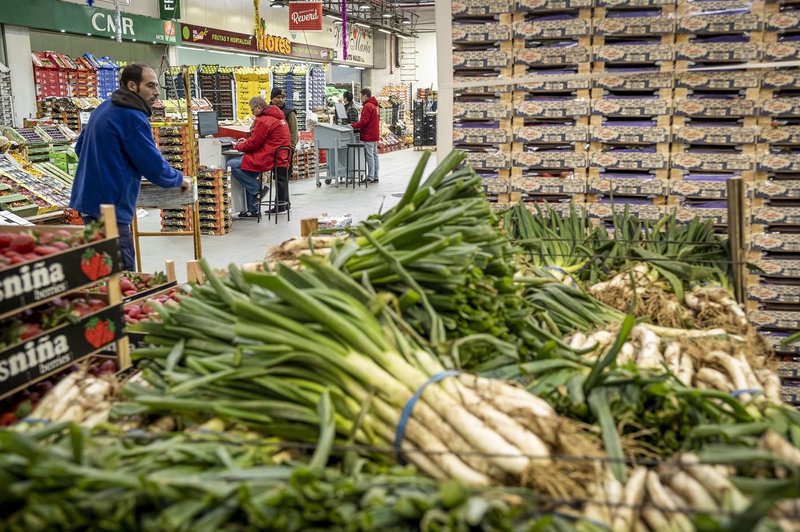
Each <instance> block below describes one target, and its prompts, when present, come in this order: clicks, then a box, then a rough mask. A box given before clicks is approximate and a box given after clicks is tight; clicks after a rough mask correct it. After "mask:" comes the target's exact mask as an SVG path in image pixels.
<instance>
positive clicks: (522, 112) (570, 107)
mask: <svg viewBox="0 0 800 532" xmlns="http://www.w3.org/2000/svg"><path fill="white" fill-rule="evenodd" d="M517 96H518V97H519V98H520V99H521V101H517V102H516V103H515V104H514V113H515V116H517V117H523V118H573V117H581V116H585V115H588V114H589V98H588V97H586V96H584V97H575V98H572V99H569V100H527V101H525V100H522V99H523V98H525V94H518V95H517Z"/></svg>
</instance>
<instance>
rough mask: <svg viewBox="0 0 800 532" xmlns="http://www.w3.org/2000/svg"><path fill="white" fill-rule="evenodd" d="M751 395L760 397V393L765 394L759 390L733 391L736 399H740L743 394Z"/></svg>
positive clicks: (744, 389) (732, 393)
mask: <svg viewBox="0 0 800 532" xmlns="http://www.w3.org/2000/svg"><path fill="white" fill-rule="evenodd" d="M745 393H749V394H750V395H758V394H760V393H764V390H761V389H759V388H743V389H741V390H733V391H732V392H731V395H732V396H734V397H739V396H740V395H742V394H745Z"/></svg>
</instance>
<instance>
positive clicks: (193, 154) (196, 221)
mask: <svg viewBox="0 0 800 532" xmlns="http://www.w3.org/2000/svg"><path fill="white" fill-rule="evenodd" d="M182 72H183V88H184V90H185V92H186V122H187V124H186V136H187V139H186V142H187V143H188V144H189V157H190V160H189V168H188V169H187V171H188V172H187V173H188V174H189V175H190V176H192V181H193V182H196V181H197V177H196V176H197V169H196V168H195V161H196V160H197V142H196V141H195V138H194V117H193V116H192V92H191V88H192V86H191V83H189V67H187V66H185V65H184V67H183V69H182ZM178 107H180V106H178ZM184 175H185V174H184ZM192 233H193V240H194V258H195V260H199V259H200V258H201V257H202V256H203V247H202V244H201V239H200V210H199V207H198V205H197V201H195V202H194V203H193V204H192Z"/></svg>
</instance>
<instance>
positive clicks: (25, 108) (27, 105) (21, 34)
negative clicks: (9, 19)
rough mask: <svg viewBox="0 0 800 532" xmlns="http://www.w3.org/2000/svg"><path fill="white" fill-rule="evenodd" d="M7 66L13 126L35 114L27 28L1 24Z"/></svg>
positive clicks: (31, 64) (19, 124)
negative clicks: (12, 105)
mask: <svg viewBox="0 0 800 532" xmlns="http://www.w3.org/2000/svg"><path fill="white" fill-rule="evenodd" d="M3 34H4V36H5V41H6V56H7V57H8V65H6V66H7V67H8V68H10V69H11V95H12V97H13V103H14V126H16V127H22V120H23V119H25V118H31V117H35V116H36V89H35V87H34V84H33V62H32V61H31V34H30V31H29V30H28V28H21V27H19V26H8V25H6V26H3Z"/></svg>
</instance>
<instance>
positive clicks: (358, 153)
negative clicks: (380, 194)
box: [344, 142, 369, 188]
mask: <svg viewBox="0 0 800 532" xmlns="http://www.w3.org/2000/svg"><path fill="white" fill-rule="evenodd" d="M356 179H357V180H358V186H361V183H364V186H365V187H367V186H369V185H367V148H366V146H365V145H364V144H362V143H360V142H358V143H351V144H348V145H347V167H346V169H345V173H344V187H345V188H347V185H348V183H350V181H351V180H352V181H353V188H356Z"/></svg>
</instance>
